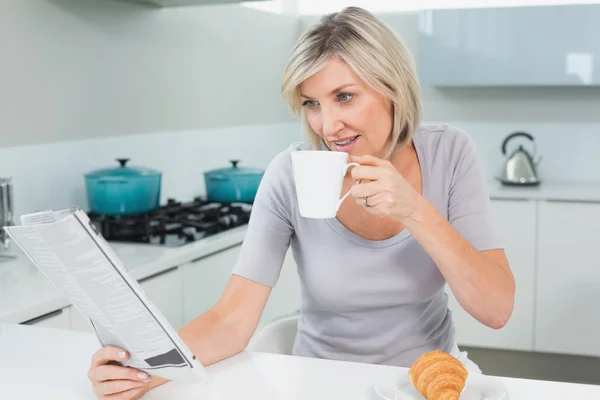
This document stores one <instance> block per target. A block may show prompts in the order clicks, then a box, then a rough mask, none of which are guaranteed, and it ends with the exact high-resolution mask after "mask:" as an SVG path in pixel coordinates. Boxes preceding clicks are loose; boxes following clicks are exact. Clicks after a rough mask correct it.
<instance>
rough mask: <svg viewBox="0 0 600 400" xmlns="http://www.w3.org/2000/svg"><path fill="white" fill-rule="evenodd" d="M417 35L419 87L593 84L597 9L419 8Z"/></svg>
mask: <svg viewBox="0 0 600 400" xmlns="http://www.w3.org/2000/svg"><path fill="white" fill-rule="evenodd" d="M418 36H419V43H418V54H417V66H418V72H419V77H420V80H421V83H422V84H424V85H433V86H595V85H599V84H600V39H599V38H600V4H591V5H561V6H537V7H501V8H478V9H448V10H427V11H422V12H420V13H419V35H418Z"/></svg>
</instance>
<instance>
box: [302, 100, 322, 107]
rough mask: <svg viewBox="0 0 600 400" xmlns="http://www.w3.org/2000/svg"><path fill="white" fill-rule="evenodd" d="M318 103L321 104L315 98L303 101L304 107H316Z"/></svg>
mask: <svg viewBox="0 0 600 400" xmlns="http://www.w3.org/2000/svg"><path fill="white" fill-rule="evenodd" d="M318 105H319V103H317V102H316V101H314V100H305V101H304V102H303V103H302V106H303V107H308V108H315V107H316V106H318Z"/></svg>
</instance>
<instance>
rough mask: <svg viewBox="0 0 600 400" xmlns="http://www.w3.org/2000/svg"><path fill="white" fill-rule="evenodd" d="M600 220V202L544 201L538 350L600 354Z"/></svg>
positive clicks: (542, 205) (541, 215) (538, 301)
mask: <svg viewBox="0 0 600 400" xmlns="http://www.w3.org/2000/svg"><path fill="white" fill-rule="evenodd" d="M598 226H600V204H598V203H561V202H542V203H540V229H539V235H540V239H539V266H538V279H537V281H538V291H537V318H536V325H535V327H536V329H535V332H536V335H535V349H536V350H539V351H547V352H557V353H571V354H583V355H593V356H600V312H599V311H598V306H599V305H600V261H598V248H599V247H600V229H599V228H598Z"/></svg>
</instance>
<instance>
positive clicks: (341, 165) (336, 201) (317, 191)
mask: <svg viewBox="0 0 600 400" xmlns="http://www.w3.org/2000/svg"><path fill="white" fill-rule="evenodd" d="M347 162H348V153H346V152H341V151H324V150H304V151H295V152H293V153H292V166H293V169H294V181H295V183H296V195H297V197H298V205H299V208H300V215H302V216H303V217H305V218H334V217H335V216H336V214H337V212H338V210H339V209H340V206H341V205H342V203H343V201H344V200H345V199H346V197H348V195H349V194H350V191H348V193H346V194H345V195H344V196H342V198H341V199H340V193H341V191H342V184H343V183H344V176H346V173H347V171H348V168H350V167H352V166H358V165H359V164H357V163H349V164H348V163H347Z"/></svg>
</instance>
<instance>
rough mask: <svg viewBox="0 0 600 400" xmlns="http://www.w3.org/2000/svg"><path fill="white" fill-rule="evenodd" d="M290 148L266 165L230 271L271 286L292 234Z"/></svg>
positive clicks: (275, 279)
mask: <svg viewBox="0 0 600 400" xmlns="http://www.w3.org/2000/svg"><path fill="white" fill-rule="evenodd" d="M291 168H292V167H291V156H290V153H289V151H284V152H282V153H280V154H279V155H277V156H276V157H275V158H274V159H273V160H272V161H271V163H270V164H269V166H268V167H267V169H266V171H265V174H264V175H263V178H262V180H261V183H260V185H259V188H258V191H257V193H256V198H255V200H254V203H253V206H252V212H251V213H250V220H249V222H248V229H247V232H246V237H245V239H244V242H243V244H242V248H241V251H240V254H239V256H238V259H237V261H236V264H235V265H234V267H233V271H232V273H233V274H235V275H239V276H242V277H244V278H247V279H250V280H252V281H255V282H258V283H261V284H263V285H267V286H270V287H274V286H275V285H276V283H277V281H278V279H279V275H280V273H281V267H282V265H283V262H284V259H285V255H286V253H287V250H288V248H289V246H290V241H291V237H292V234H293V231H294V230H293V225H292V216H291V215H292V211H291V210H292V207H293V204H294V203H293V196H294V193H295V192H294V186H293V175H292V169H291Z"/></svg>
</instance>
